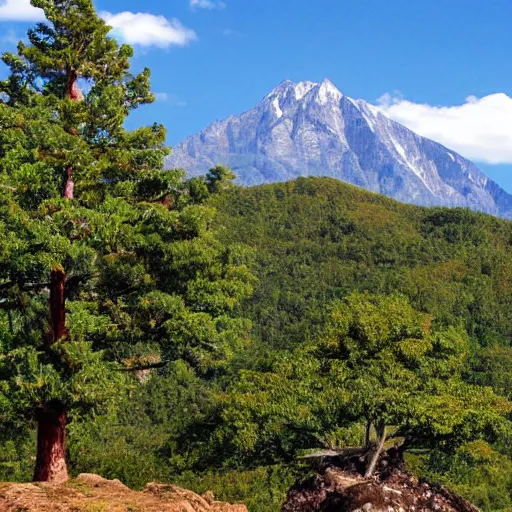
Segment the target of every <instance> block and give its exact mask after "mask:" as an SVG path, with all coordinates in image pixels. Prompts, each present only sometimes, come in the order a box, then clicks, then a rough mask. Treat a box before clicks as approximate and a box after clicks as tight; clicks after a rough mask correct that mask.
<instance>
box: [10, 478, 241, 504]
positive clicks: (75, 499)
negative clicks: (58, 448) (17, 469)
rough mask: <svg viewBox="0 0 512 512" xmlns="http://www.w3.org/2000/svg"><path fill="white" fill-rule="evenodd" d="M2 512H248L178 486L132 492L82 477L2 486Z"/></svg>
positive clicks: (154, 486)
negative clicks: (64, 480)
mask: <svg viewBox="0 0 512 512" xmlns="http://www.w3.org/2000/svg"><path fill="white" fill-rule="evenodd" d="M0 512H247V508H246V507H245V505H230V504H228V503H222V502H218V501H215V500H214V498H213V495H212V493H207V494H205V495H204V496H199V495H198V494H195V493H193V492H191V491H187V490H186V489H182V488H180V487H177V486H175V485H165V484H158V483H151V484H148V485H146V488H145V489H144V491H141V492H137V491H132V490H131V489H129V488H128V487H126V486H125V485H123V484H122V483H121V482H120V481H119V480H105V479H104V478H101V477H100V476H98V475H89V474H82V475H79V476H78V478H76V479H75V480H71V481H69V482H67V483H65V484H48V483H34V484H0Z"/></svg>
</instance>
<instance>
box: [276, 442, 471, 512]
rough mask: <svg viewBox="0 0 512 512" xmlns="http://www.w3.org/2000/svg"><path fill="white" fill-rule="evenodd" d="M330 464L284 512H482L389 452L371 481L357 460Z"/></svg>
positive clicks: (300, 487)
mask: <svg viewBox="0 0 512 512" xmlns="http://www.w3.org/2000/svg"><path fill="white" fill-rule="evenodd" d="M336 462H337V464H334V463H332V462H331V463H328V464H326V465H323V467H321V468H320V470H319V472H318V473H317V474H315V475H313V476H312V477H310V478H308V479H307V480H305V481H303V482H300V483H297V484H296V485H295V486H294V487H293V488H292V489H290V491H289V492H288V496H287V499H286V502H285V504H284V505H283V508H282V512H409V511H410V512H480V511H479V509H478V508H477V507H475V506H474V505H472V504H471V503H469V502H468V501H467V500H465V499H464V498H462V497H461V496H459V495H457V494H455V493H453V492H451V491H449V490H448V489H446V488H445V487H443V486H440V485H432V484H429V483H427V482H421V481H419V480H418V479H417V478H416V477H414V476H413V475H411V474H410V473H408V472H407V471H406V470H405V469H404V467H403V464H402V463H401V461H400V459H396V458H395V457H394V456H393V454H391V453H390V452H388V453H386V454H384V456H383V458H382V459H381V461H380V467H379V471H378V472H377V474H376V476H374V477H372V478H364V477H363V476H361V468H359V467H358V464H359V462H360V461H359V460H357V458H344V459H340V460H338V461H336Z"/></svg>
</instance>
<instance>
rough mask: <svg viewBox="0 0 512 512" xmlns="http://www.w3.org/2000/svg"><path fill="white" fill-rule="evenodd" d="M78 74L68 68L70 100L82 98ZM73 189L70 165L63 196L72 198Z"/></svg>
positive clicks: (68, 95)
mask: <svg viewBox="0 0 512 512" xmlns="http://www.w3.org/2000/svg"><path fill="white" fill-rule="evenodd" d="M77 80H78V75H77V73H76V71H75V70H74V69H68V84H67V90H66V96H67V97H68V98H69V99H70V100H71V101H81V100H83V99H84V95H83V94H82V91H81V90H80V88H79V87H78V85H77ZM70 133H72V134H73V135H77V134H78V131H77V130H76V129H75V128H73V129H72V130H71V131H70ZM74 191H75V183H74V181H73V168H72V167H71V166H69V167H67V168H66V184H65V185H64V197H65V198H66V199H73V198H74Z"/></svg>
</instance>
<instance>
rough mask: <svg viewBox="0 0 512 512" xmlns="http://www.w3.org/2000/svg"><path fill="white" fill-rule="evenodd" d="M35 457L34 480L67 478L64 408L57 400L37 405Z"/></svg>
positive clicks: (56, 480) (60, 479)
mask: <svg viewBox="0 0 512 512" xmlns="http://www.w3.org/2000/svg"><path fill="white" fill-rule="evenodd" d="M36 417H37V422H38V424H37V457H36V466H35V470H34V482H55V483H62V482H65V481H66V480H68V478H69V477H68V471H67V466H66V410H65V407H64V405H63V404H62V403H60V402H58V401H54V402H49V403H48V404H46V405H44V406H42V407H39V408H38V409H37V411H36Z"/></svg>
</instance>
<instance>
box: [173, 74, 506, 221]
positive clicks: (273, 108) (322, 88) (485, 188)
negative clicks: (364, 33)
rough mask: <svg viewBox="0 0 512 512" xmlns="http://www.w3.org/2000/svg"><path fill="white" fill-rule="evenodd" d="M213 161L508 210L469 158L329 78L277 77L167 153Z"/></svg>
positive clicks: (200, 166)
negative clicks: (254, 98) (254, 101)
mask: <svg viewBox="0 0 512 512" xmlns="http://www.w3.org/2000/svg"><path fill="white" fill-rule="evenodd" d="M217 164H224V165H227V166H229V167H231V168H233V170H234V171H235V173H236V174H237V175H238V181H239V183H241V184H244V185H256V184H260V183H269V182H276V181H285V180H289V179H294V178H296V177H298V176H306V175H315V176H332V177H336V178H339V179H341V180H343V181H347V182H349V183H353V184H355V185H358V186H361V187H363V188H366V189H368V190H371V191H374V192H380V193H382V194H386V195H389V196H391V197H394V198H395V199H398V200H400V201H403V202H410V203H415V204H422V205H445V206H466V207H469V208H472V209H475V210H481V211H485V212H488V213H492V214H495V215H501V216H504V217H509V218H512V196H510V195H509V194H507V193H506V192H505V191H503V190H502V189H501V188H500V187H499V186H498V185H497V184H496V183H494V182H493V181H492V180H490V179H489V178H488V177H487V176H485V175H484V174H483V173H482V172H481V171H480V169H478V167H476V166H475V165H474V164H473V163H471V162H470V161H468V160H466V159H465V158H463V157H462V156H460V155H458V154H457V153H455V152H454V151H451V150H449V149H447V148H445V147H444V146H442V145H440V144H438V143H436V142H434V141H431V140H429V139H426V138H424V137H421V136H419V135H417V134H415V133H414V132H412V131H411V130H409V129H407V128H406V127H405V126H402V125H400V124H399V123H396V122H395V121H392V120H391V119H389V118H387V117H386V116H385V115H384V114H383V113H382V112H381V111H380V110H379V109H378V107H376V106H374V105H371V104H369V103H367V102H365V101H364V100H354V99H352V98H349V97H348V96H344V95H343V94H342V93H341V92H340V91H339V90H338V88H337V87H336V86H335V85H334V84H333V83H332V82H330V81H329V80H328V79H325V80H323V81H322V82H321V83H316V82H310V81H303V82H298V83H294V82H291V81H290V80H286V81H284V82H282V83H281V84H279V85H278V86H277V87H276V88H275V89H274V90H273V91H272V92H271V93H270V94H268V95H267V96H265V98H263V100H262V101H261V102H260V103H259V104H258V105H256V106H255V107H254V108H253V109H251V110H248V111H247V112H245V113H243V114H241V115H239V116H230V117H229V118H227V119H226V120H224V121H220V122H216V123H214V124H212V125H210V126H209V127H207V128H205V129H204V130H203V131H202V132H200V133H199V134H197V135H194V136H192V137H189V138H188V139H186V140H185V141H183V142H182V143H181V144H179V145H178V146H177V147H176V148H174V151H173V153H172V154H171V156H170V157H169V159H168V161H167V167H168V168H177V167H179V168H184V169H186V170H187V171H188V172H189V174H191V175H198V174H204V173H205V172H206V171H207V170H208V169H209V168H210V167H213V166H214V165H217Z"/></svg>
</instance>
